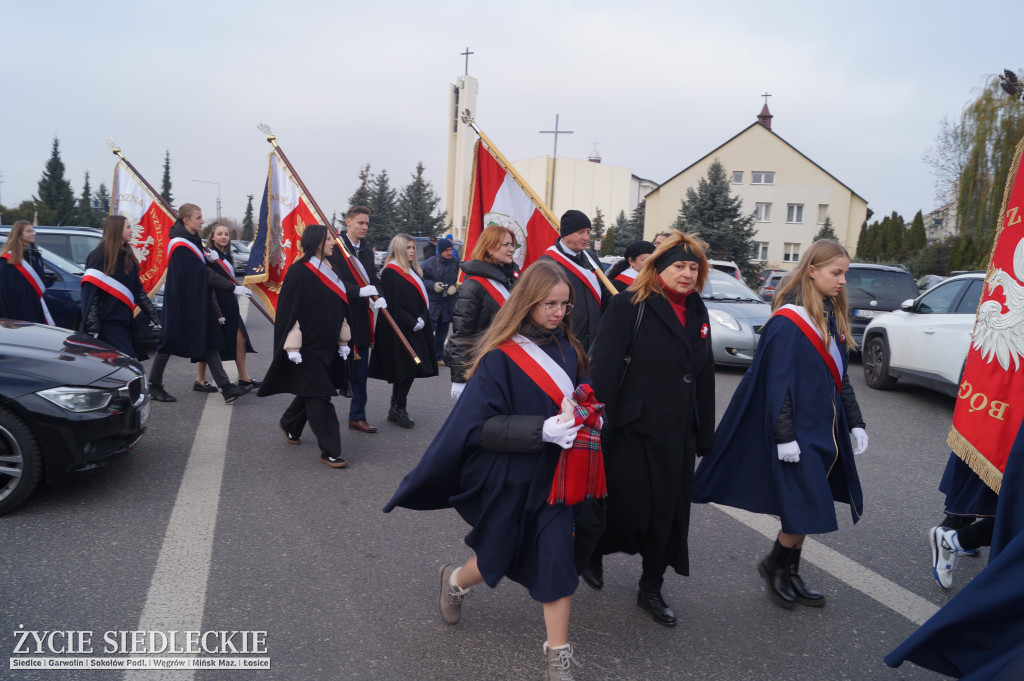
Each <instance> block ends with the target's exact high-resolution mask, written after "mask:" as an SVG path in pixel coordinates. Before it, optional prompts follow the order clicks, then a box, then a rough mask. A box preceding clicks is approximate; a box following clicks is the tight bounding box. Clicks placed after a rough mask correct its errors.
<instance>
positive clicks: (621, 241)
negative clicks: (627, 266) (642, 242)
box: [608, 210, 635, 255]
mask: <svg viewBox="0 0 1024 681" xmlns="http://www.w3.org/2000/svg"><path fill="white" fill-rule="evenodd" d="M612 230H614V232H615V235H614V244H613V246H612V252H611V253H610V254H609V255H622V254H623V253H624V252H625V251H626V246H628V245H629V244H630V243H631V242H633V241H635V239H630V238H629V236H630V230H629V219H628V218H627V217H626V211H624V210H620V211H619V216H618V217H617V218H615V224H614V225H612V227H611V229H609V230H608V231H612Z"/></svg>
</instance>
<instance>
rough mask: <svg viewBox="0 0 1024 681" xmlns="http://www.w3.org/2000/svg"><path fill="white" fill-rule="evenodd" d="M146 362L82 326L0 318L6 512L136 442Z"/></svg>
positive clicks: (2, 503) (1, 505) (1, 490)
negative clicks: (77, 329) (75, 329)
mask: <svg viewBox="0 0 1024 681" xmlns="http://www.w3.org/2000/svg"><path fill="white" fill-rule="evenodd" d="M149 408H150V402H149V394H148V390H147V385H146V375H145V372H144V371H143V369H142V365H141V364H139V363H138V362H136V361H135V360H134V359H132V358H130V357H127V356H125V355H122V354H121V353H119V352H117V351H116V350H114V349H113V348H112V347H110V346H109V345H106V344H105V343H103V342H101V341H97V340H95V339H93V338H92V337H91V336H88V335H86V334H81V333H72V332H69V331H68V330H67V329H61V328H58V327H53V326H45V325H41V324H29V323H27V322H17V321H10V320H0V514H4V513H7V512H8V511H11V510H13V509H14V508H16V507H17V506H18V505H19V504H21V503H22V502H23V501H24V500H25V499H26V498H28V496H29V495H30V494H31V493H32V491H33V490H34V489H35V488H36V486H37V485H38V484H39V482H40V481H44V480H45V481H46V482H60V481H63V480H67V479H70V478H73V477H74V476H76V475H79V474H82V473H85V472H87V471H92V470H95V469H98V468H100V467H102V466H105V465H106V464H108V463H110V462H111V461H114V460H115V459H117V458H119V457H121V456H124V455H125V454H127V453H128V452H130V451H131V450H132V448H133V447H134V446H135V443H136V442H138V441H139V438H141V437H142V434H143V433H144V432H145V430H146V421H147V420H148V419H149Z"/></svg>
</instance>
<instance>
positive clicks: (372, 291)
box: [359, 286, 380, 298]
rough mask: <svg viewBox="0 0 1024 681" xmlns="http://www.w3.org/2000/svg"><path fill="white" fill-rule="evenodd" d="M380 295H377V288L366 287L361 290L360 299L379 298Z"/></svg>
mask: <svg viewBox="0 0 1024 681" xmlns="http://www.w3.org/2000/svg"><path fill="white" fill-rule="evenodd" d="M379 295H380V294H379V293H377V287H376V286H364V287H362V288H361V289H359V297H360V298H369V297H370V296H379Z"/></svg>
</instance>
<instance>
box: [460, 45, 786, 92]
mask: <svg viewBox="0 0 1024 681" xmlns="http://www.w3.org/2000/svg"><path fill="white" fill-rule="evenodd" d="M466 49H467V50H468V49H469V48H468V47H467V48H466ZM761 96H762V97H764V105H765V106H768V98H769V97H771V95H770V94H768V91H767V90H765V92H764V94H763V95H761Z"/></svg>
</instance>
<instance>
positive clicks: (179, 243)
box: [167, 236, 206, 264]
mask: <svg viewBox="0 0 1024 681" xmlns="http://www.w3.org/2000/svg"><path fill="white" fill-rule="evenodd" d="M182 247H187V248H188V249H190V250H191V251H192V252H193V253H195V254H196V257H197V258H199V259H200V260H202V261H203V263H204V264H205V263H206V256H204V255H203V251H202V249H200V248H199V247H198V246H196V245H195V244H194V243H192V242H191V241H189V240H188V239H185V238H183V237H180V236H176V237H174V238H173V239H171V242H170V243H169V244H167V259H168V260H170V259H171V254H172V253H174V250H175V249H176V248H182Z"/></svg>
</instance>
